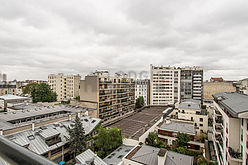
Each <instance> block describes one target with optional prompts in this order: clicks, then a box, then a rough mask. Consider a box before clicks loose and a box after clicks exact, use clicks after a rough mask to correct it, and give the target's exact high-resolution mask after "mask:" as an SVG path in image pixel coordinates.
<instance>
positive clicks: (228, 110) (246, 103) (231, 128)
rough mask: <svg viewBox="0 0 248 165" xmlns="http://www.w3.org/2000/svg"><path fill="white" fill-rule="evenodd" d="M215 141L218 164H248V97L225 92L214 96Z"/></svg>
mask: <svg viewBox="0 0 248 165" xmlns="http://www.w3.org/2000/svg"><path fill="white" fill-rule="evenodd" d="M213 97H214V111H213V137H212V138H213V141H214V147H215V152H216V155H217V160H218V164H222V165H229V164H230V165H246V164H247V163H248V149H247V148H248V138H247V137H248V112H247V107H248V96H247V95H244V94H240V93H231V92H223V93H217V94H214V95H213Z"/></svg>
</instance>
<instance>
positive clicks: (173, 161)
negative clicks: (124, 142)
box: [130, 145, 194, 165]
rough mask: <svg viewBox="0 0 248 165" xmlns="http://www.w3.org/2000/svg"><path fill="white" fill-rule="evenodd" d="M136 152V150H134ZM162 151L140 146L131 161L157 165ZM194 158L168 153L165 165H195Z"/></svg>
mask: <svg viewBox="0 0 248 165" xmlns="http://www.w3.org/2000/svg"><path fill="white" fill-rule="evenodd" d="M133 151H134V150H133ZM159 151H160V149H159V148H155V147H152V146H148V145H142V146H141V147H140V146H138V147H137V150H136V151H135V153H133V155H132V156H131V158H130V160H133V161H135V162H139V163H141V164H149V165H157V164H158V153H159ZM193 162H194V157H192V156H188V155H183V154H179V153H176V152H171V151H166V159H165V163H164V164H165V165H193Z"/></svg>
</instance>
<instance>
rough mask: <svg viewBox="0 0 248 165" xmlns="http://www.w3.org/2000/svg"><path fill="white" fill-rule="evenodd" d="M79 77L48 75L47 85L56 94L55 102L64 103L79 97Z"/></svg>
mask: <svg viewBox="0 0 248 165" xmlns="http://www.w3.org/2000/svg"><path fill="white" fill-rule="evenodd" d="M80 79H81V76H80V75H64V74H63V73H59V74H49V75H48V84H49V85H50V86H51V89H52V90H53V91H54V92H56V94H57V101H64V100H69V99H72V98H75V97H77V96H79V84H80Z"/></svg>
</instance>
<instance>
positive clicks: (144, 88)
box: [135, 79, 150, 105]
mask: <svg viewBox="0 0 248 165" xmlns="http://www.w3.org/2000/svg"><path fill="white" fill-rule="evenodd" d="M140 96H142V97H143V98H144V105H149V104H150V80H147V79H146V80H136V82H135V99H137V98H139V97H140Z"/></svg>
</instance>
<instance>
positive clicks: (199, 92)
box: [150, 65, 203, 105]
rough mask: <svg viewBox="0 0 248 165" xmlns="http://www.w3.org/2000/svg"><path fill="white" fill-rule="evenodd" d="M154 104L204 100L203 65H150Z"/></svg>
mask: <svg viewBox="0 0 248 165" xmlns="http://www.w3.org/2000/svg"><path fill="white" fill-rule="evenodd" d="M150 70H151V82H150V86H151V88H150V90H151V97H150V98H151V99H150V100H151V101H150V103H151V104H152V105H163V104H175V103H177V102H180V100H185V99H194V100H200V101H201V102H202V101H203V69H202V68H201V67H184V68H179V67H170V66H168V67H165V66H153V65H151V66H150Z"/></svg>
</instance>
